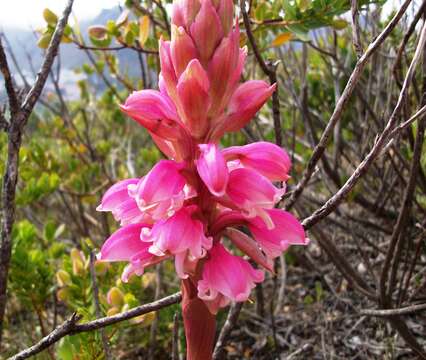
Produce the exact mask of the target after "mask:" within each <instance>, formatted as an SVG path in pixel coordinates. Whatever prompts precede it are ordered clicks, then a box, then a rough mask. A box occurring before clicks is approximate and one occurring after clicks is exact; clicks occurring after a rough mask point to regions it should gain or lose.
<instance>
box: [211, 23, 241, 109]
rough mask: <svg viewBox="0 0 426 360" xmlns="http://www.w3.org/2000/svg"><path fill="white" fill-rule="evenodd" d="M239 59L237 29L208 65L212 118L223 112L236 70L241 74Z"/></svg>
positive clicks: (225, 39)
mask: <svg viewBox="0 0 426 360" xmlns="http://www.w3.org/2000/svg"><path fill="white" fill-rule="evenodd" d="M239 58H240V49H239V30H238V32H237V29H236V30H235V31H234V32H231V33H230V34H229V36H228V37H226V38H224V39H222V41H221V43H220V44H219V46H218V48H217V49H216V51H215V52H214V54H213V57H212V59H211V60H210V63H209V65H208V74H209V79H210V81H211V83H210V95H211V97H212V101H213V102H212V107H211V109H212V110H211V115H212V116H213V115H214V114H217V113H220V112H221V111H222V106H221V104H222V102H223V101H225V100H224V97H225V95H226V94H227V89H228V87H229V86H230V84H231V83H232V81H233V78H235V76H236V75H235V74H234V73H235V71H236V69H238V70H239V71H240V74H241V71H242V67H241V68H239V67H238V63H239ZM238 78H239V75H238ZM227 101H228V100H227ZM213 112H214V114H213Z"/></svg>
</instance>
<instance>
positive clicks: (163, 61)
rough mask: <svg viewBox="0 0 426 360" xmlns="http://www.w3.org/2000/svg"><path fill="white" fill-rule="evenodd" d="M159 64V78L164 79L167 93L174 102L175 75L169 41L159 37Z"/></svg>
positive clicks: (175, 96)
mask: <svg viewBox="0 0 426 360" xmlns="http://www.w3.org/2000/svg"><path fill="white" fill-rule="evenodd" d="M159 53H160V65H161V74H160V75H161V78H162V79H163V81H164V86H165V88H166V89H167V93H168V94H169V96H170V97H171V98H172V99H173V101H175V102H176V99H177V92H176V85H177V76H176V73H175V69H174V66H173V61H172V55H171V50H170V41H164V40H162V39H160V45H159Z"/></svg>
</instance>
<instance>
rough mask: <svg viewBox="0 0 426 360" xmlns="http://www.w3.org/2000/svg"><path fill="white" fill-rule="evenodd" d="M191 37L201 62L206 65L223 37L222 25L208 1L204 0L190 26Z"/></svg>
mask: <svg viewBox="0 0 426 360" xmlns="http://www.w3.org/2000/svg"><path fill="white" fill-rule="evenodd" d="M191 36H192V38H193V39H194V42H195V45H196V46H197V49H198V53H199V54H200V58H201V62H202V63H203V64H207V61H208V60H209V59H210V57H211V55H212V54H213V51H214V50H215V49H216V47H217V45H218V43H219V41H220V39H221V38H222V36H223V32H222V24H221V22H220V19H219V16H218V15H217V13H216V10H215V8H214V7H213V5H212V3H211V1H210V0H204V1H203V2H202V4H201V9H200V11H199V12H198V14H197V17H196V18H195V21H194V23H193V24H192V25H191Z"/></svg>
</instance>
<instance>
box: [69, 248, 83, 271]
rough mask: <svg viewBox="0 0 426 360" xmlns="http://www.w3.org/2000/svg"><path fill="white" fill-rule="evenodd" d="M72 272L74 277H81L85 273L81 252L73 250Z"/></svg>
mask: <svg viewBox="0 0 426 360" xmlns="http://www.w3.org/2000/svg"><path fill="white" fill-rule="evenodd" d="M70 255H71V262H72V272H73V274H74V275H83V274H84V271H85V266H84V263H85V260H86V259H85V258H84V254H83V252H82V251H80V250H78V249H76V248H73V249H72V250H71V254H70Z"/></svg>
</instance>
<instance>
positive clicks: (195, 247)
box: [141, 206, 212, 259]
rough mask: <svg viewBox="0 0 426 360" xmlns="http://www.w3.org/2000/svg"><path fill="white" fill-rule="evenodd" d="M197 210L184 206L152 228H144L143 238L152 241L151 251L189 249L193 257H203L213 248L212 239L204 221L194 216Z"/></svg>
mask: <svg viewBox="0 0 426 360" xmlns="http://www.w3.org/2000/svg"><path fill="white" fill-rule="evenodd" d="M195 210H196V207H195V206H188V207H184V208H182V209H180V210H179V211H177V212H176V213H175V214H174V215H173V216H171V217H170V218H168V219H165V220H160V221H158V222H157V223H155V224H154V226H153V227H152V229H149V228H147V229H144V230H143V231H142V235H141V236H142V240H143V241H148V242H152V246H151V247H150V250H149V251H150V252H151V253H153V254H155V255H157V256H162V255H165V254H167V253H171V254H174V255H177V254H181V253H184V252H187V251H188V255H190V256H191V257H192V258H193V259H199V258H201V257H203V256H204V255H205V252H206V250H208V249H210V248H211V246H212V239H211V238H208V237H206V236H205V234H204V225H203V223H202V222H201V221H199V220H196V219H193V218H192V216H193V213H194V211H195Z"/></svg>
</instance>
